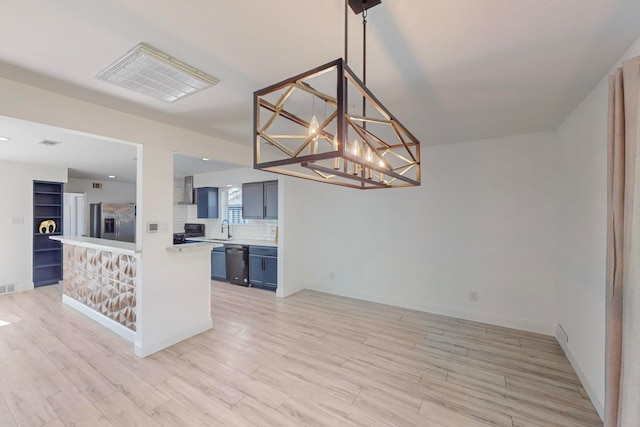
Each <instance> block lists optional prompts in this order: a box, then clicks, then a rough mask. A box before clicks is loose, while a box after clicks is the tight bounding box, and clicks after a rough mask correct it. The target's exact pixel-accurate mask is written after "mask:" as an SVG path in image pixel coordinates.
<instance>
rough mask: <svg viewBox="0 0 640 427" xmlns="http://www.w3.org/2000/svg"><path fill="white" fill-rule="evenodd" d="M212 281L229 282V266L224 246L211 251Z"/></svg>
mask: <svg viewBox="0 0 640 427" xmlns="http://www.w3.org/2000/svg"><path fill="white" fill-rule="evenodd" d="M211 280H219V281H221V282H226V281H227V266H226V255H225V252H224V246H220V247H219V248H213V250H212V251H211Z"/></svg>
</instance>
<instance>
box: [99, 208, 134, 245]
mask: <svg viewBox="0 0 640 427" xmlns="http://www.w3.org/2000/svg"><path fill="white" fill-rule="evenodd" d="M89 216H90V218H89V220H90V223H89V236H91V237H98V238H101V239H109V240H118V241H121V242H131V243H134V242H135V241H136V206H135V204H133V203H92V204H91V206H90V209H89Z"/></svg>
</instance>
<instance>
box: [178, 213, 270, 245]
mask: <svg viewBox="0 0 640 427" xmlns="http://www.w3.org/2000/svg"><path fill="white" fill-rule="evenodd" d="M221 221H222V220H221V219H201V218H198V206H197V205H173V232H174V233H180V232H183V231H184V224H185V223H187V222H191V223H197V224H205V234H206V236H207V237H221V236H226V234H227V227H226V224H225V228H224V232H221V228H220V222H221ZM277 228H278V220H277V219H251V220H249V224H231V236H233V238H236V239H247V240H275V238H276V230H277Z"/></svg>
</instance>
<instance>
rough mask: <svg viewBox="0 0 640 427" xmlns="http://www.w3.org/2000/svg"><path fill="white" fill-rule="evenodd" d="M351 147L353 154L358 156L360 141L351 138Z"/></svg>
mask: <svg viewBox="0 0 640 427" xmlns="http://www.w3.org/2000/svg"><path fill="white" fill-rule="evenodd" d="M351 147H352V148H351V149H352V150H353V154H354V155H356V156H360V143H359V142H358V139H354V140H353V144H351Z"/></svg>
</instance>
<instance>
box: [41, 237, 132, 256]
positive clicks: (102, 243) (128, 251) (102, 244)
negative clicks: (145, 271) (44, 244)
mask: <svg viewBox="0 0 640 427" xmlns="http://www.w3.org/2000/svg"><path fill="white" fill-rule="evenodd" d="M49 239H51V240H57V241H59V242H62V243H65V244H68V245H75V246H81V247H85V248H91V249H100V250H105V251H109V252H114V253H119V254H124V255H135V256H140V253H141V252H140V251H138V250H136V249H135V246H136V245H135V243H129V242H119V241H117V240H107V239H97V238H95V237H85V236H49Z"/></svg>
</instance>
